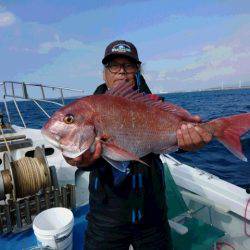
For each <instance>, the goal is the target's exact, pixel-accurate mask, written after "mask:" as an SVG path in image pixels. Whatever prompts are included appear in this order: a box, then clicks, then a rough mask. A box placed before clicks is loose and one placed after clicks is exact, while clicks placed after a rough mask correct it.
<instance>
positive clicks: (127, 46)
mask: <svg viewBox="0 0 250 250" xmlns="http://www.w3.org/2000/svg"><path fill="white" fill-rule="evenodd" d="M117 56H124V57H128V58H129V59H132V60H133V61H135V62H136V63H138V64H141V62H140V61H139V58H138V53H137V49H136V47H135V45H134V44H133V43H130V42H127V41H125V40H116V41H114V42H112V43H110V44H109V45H108V46H107V48H106V50H105V54H104V58H103V59H102V64H106V63H108V62H109V61H110V60H111V59H113V58H115V57H117Z"/></svg>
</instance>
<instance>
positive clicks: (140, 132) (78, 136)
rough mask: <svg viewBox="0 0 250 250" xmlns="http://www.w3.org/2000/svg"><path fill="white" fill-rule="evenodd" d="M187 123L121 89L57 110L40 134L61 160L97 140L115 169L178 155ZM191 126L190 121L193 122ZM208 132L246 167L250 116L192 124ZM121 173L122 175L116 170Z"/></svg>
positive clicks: (176, 112)
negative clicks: (153, 155) (245, 142)
mask: <svg viewBox="0 0 250 250" xmlns="http://www.w3.org/2000/svg"><path fill="white" fill-rule="evenodd" d="M190 121H192V117H191V115H190V114H189V113H188V112H187V111H186V110H184V109H182V108H181V107H178V106H176V105H174V104H171V103H169V102H162V101H156V100H151V99H150V98H149V97H148V96H147V95H144V94H142V93H138V92H135V91H134V90H133V88H132V86H131V85H129V84H120V85H119V86H116V87H114V88H113V89H110V90H109V91H108V92H107V93H105V94H102V95H91V96H86V97H83V98H81V99H78V100H76V101H74V102H72V103H70V104H69V105H67V106H65V107H63V108H61V109H60V110H58V111H57V112H55V113H54V115H53V116H52V117H51V118H50V119H49V120H48V122H47V123H46V124H45V125H44V127H43V129H42V133H43V135H44V136H45V137H46V138H47V139H48V140H49V141H50V142H51V143H52V144H53V145H55V146H56V147H58V148H60V149H61V150H62V153H63V155H65V156H67V157H70V158H75V157H77V156H79V155H81V154H83V153H84V152H85V151H86V150H88V149H90V148H91V149H92V150H93V148H94V145H95V142H96V140H100V138H103V137H105V138H106V139H105V140H101V143H102V157H103V158H105V159H106V160H107V161H109V162H110V163H111V164H112V165H113V166H115V167H118V168H119V164H116V163H119V162H121V161H130V160H136V161H141V160H140V158H141V157H142V156H145V155H147V154H149V153H151V152H153V153H156V154H161V153H170V152H173V151H175V150H177V148H178V145H177V137H176V131H177V129H178V128H180V127H181V125H182V124H186V123H187V122H190ZM193 122H194V121H193ZM195 126H201V127H203V128H205V129H206V130H208V131H209V132H210V133H211V134H212V135H213V137H215V138H216V139H218V140H219V141H220V142H221V143H223V144H224V145H225V146H226V147H227V148H228V149H229V150H230V151H231V152H232V153H233V154H235V155H236V156H237V157H238V158H240V159H241V160H245V161H246V157H245V156H244V154H243V152H242V147H241V143H240V136H242V135H243V134H245V133H246V132H247V131H248V130H249V129H250V113H245V114H239V115H234V116H229V117H223V118H218V119H215V120H212V121H209V122H206V123H199V124H195ZM120 170H121V171H123V169H120Z"/></svg>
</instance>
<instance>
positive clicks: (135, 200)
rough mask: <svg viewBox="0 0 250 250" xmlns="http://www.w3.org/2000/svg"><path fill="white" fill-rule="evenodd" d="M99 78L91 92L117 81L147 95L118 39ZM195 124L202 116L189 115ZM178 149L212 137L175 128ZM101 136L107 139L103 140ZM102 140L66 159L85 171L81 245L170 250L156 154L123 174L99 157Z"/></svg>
mask: <svg viewBox="0 0 250 250" xmlns="http://www.w3.org/2000/svg"><path fill="white" fill-rule="evenodd" d="M102 63H103V65H104V72H103V78H104V81H105V83H104V84H102V85H100V86H99V87H98V88H97V89H96V91H95V94H103V93H105V92H106V90H107V89H110V88H112V87H114V86H116V85H117V84H122V83H124V84H125V83H132V84H133V85H134V89H138V90H139V92H144V93H147V94H150V93H151V92H150V90H149V88H148V86H147V85H146V83H145V81H144V78H143V77H142V75H141V74H140V64H141V62H140V61H139V58H138V54H137V50H136V47H135V46H134V45H133V44H132V43H130V42H127V41H123V40H118V41H114V42H112V43H111V44H109V45H108V46H107V48H106V51H105V55H104V58H103V60H102ZM193 118H194V120H196V121H197V122H199V121H200V118H199V117H197V116H194V117H193ZM177 138H178V145H179V147H180V148H182V149H184V150H187V151H191V150H196V149H198V148H200V147H201V146H203V145H204V144H205V143H207V142H209V141H210V140H211V135H210V134H208V133H207V132H206V131H205V130H203V129H202V128H199V127H197V126H196V127H194V126H192V125H191V123H190V124H188V125H187V126H182V128H181V129H180V130H178V131H177ZM102 139H105V138H102ZM101 151H102V148H101V144H100V143H98V142H97V143H96V145H95V150H94V152H90V151H87V152H85V153H84V154H83V155H81V156H79V157H77V158H75V159H70V158H66V160H67V162H68V163H69V164H71V165H75V166H78V167H79V168H82V169H84V170H89V171H91V172H90V180H89V191H90V198H89V204H90V208H89V213H88V215H87V219H88V221H89V223H88V228H87V230H86V233H85V249H86V250H89V249H91V250H92V249H98V250H111V249H121V250H123V249H124V250H125V249H126V250H127V249H128V247H129V245H131V244H132V245H133V247H134V249H140V250H147V249H148V250H153V249H157V250H165V249H172V242H171V235H170V229H169V225H168V220H167V206H166V202H165V195H164V180H163V165H162V162H161V161H160V159H159V155H155V154H149V155H146V156H144V157H143V158H142V160H143V161H144V162H146V163H147V164H148V165H150V166H151V167H150V168H149V167H147V166H145V165H143V164H141V163H138V162H130V163H129V164H127V172H126V173H121V172H119V171H118V170H116V169H115V168H113V167H112V166H111V165H110V164H109V163H107V162H106V161H105V160H104V159H103V158H101Z"/></svg>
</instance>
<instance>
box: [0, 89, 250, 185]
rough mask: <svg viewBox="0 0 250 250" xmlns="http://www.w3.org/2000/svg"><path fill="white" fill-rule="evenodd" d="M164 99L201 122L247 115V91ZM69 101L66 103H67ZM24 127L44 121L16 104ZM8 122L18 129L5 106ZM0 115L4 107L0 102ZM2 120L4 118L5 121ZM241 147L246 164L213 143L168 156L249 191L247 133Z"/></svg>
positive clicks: (47, 106)
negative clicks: (194, 150)
mask: <svg viewBox="0 0 250 250" xmlns="http://www.w3.org/2000/svg"><path fill="white" fill-rule="evenodd" d="M164 97H165V99H166V100H168V101H171V102H173V103H175V104H178V105H180V106H182V107H183V108H185V109H187V110H188V111H189V112H190V113H191V114H198V115H200V116H201V117H202V120H203V121H208V120H211V119H215V118H218V117H222V116H229V115H234V114H239V113H246V112H250V89H248V90H246V89H244V90H243V89H241V90H225V91H210V92H188V93H173V94H165V95H164ZM71 101H72V99H68V100H67V103H69V102H71ZM18 105H19V108H20V110H21V111H22V114H23V117H24V120H25V121H26V124H27V126H28V127H32V128H41V127H42V125H43V124H44V123H45V121H46V120H47V117H46V116H45V115H44V114H41V112H40V111H39V109H38V108H37V106H36V105H34V104H33V103H31V102H27V101H25V102H24V101H20V102H18ZM8 107H9V110H10V113H11V114H12V120H11V122H12V123H13V124H16V125H22V122H21V120H20V119H19V117H18V115H17V112H16V111H15V106H14V104H13V103H12V102H9V103H8ZM42 107H43V108H44V109H45V110H46V111H47V112H48V113H49V114H50V115H51V114H52V113H53V112H54V111H55V110H57V109H58V106H55V105H52V104H46V103H43V104H42ZM0 111H4V105H3V103H1V102H0ZM5 120H6V118H5ZM242 145H243V151H244V153H245V156H246V157H247V158H248V159H249V161H248V162H243V161H241V160H239V159H238V158H236V157H235V156H234V155H232V154H231V153H230V152H229V151H228V150H227V149H226V148H225V147H224V146H223V145H222V144H220V143H219V142H218V141H216V140H213V141H212V142H210V143H209V144H207V145H206V146H205V147H204V148H202V149H201V150H199V151H197V152H186V153H173V154H172V156H173V157H175V158H177V159H178V160H179V161H181V162H184V163H186V164H188V165H192V166H194V167H197V168H200V169H203V170H205V171H207V172H210V173H212V174H214V175H217V176H219V177H220V178H222V179H224V180H226V181H229V182H231V183H233V184H236V185H238V186H241V187H244V188H247V187H250V132H248V133H247V134H245V135H244V136H243V137H242Z"/></svg>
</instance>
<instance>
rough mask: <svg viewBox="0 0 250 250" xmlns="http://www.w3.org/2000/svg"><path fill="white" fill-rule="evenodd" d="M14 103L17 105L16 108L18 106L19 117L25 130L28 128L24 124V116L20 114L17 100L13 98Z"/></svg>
mask: <svg viewBox="0 0 250 250" xmlns="http://www.w3.org/2000/svg"><path fill="white" fill-rule="evenodd" d="M13 101H14V104H15V106H16V109H17V112H18V114H19V116H20V119H21V120H22V123H23V126H24V127H25V128H27V127H26V124H25V122H24V120H23V117H22V114H21V112H20V110H19V107H18V105H17V102H16V99H15V98H13Z"/></svg>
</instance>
